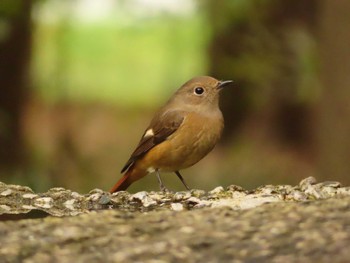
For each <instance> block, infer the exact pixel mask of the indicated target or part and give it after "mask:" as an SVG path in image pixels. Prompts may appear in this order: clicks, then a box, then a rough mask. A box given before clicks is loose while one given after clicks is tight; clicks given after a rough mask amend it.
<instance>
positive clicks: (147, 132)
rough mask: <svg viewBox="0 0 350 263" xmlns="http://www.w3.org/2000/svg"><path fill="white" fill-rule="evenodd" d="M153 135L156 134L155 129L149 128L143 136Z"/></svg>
mask: <svg viewBox="0 0 350 263" xmlns="http://www.w3.org/2000/svg"><path fill="white" fill-rule="evenodd" d="M152 136H154V132H153V129H149V130H147V131H146V132H145V135H144V136H143V138H146V137H152Z"/></svg>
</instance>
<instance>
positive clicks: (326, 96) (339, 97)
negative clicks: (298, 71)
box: [317, 0, 350, 183]
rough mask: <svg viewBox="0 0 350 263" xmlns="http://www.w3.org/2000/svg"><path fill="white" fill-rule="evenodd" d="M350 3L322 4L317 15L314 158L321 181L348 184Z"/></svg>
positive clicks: (349, 181)
mask: <svg viewBox="0 0 350 263" xmlns="http://www.w3.org/2000/svg"><path fill="white" fill-rule="evenodd" d="M349 10H350V1H348V0H340V1H332V0H324V1H322V9H321V12H320V18H319V19H320V40H321V41H320V42H321V48H320V50H321V53H320V55H321V62H322V69H321V81H322V84H323V90H322V91H323V92H322V95H321V101H320V103H319V111H318V113H319V122H318V128H317V131H318V154H319V155H318V156H319V168H320V170H321V174H323V177H324V178H327V179H331V180H341V181H342V182H344V183H350V33H349V32H350V31H349V30H350V15H349V14H350V13H349Z"/></svg>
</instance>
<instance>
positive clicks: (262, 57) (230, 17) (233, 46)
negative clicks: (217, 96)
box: [207, 0, 318, 148]
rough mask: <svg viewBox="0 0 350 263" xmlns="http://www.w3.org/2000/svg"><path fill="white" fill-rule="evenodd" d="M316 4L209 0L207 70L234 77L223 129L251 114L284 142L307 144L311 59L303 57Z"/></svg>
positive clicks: (233, 127)
mask: <svg viewBox="0 0 350 263" xmlns="http://www.w3.org/2000/svg"><path fill="white" fill-rule="evenodd" d="M317 5H318V3H317V1H316V0H312V1H295V0H285V1H274V0H268V1H254V0H252V1H214V0H211V1H209V6H208V7H207V8H208V10H209V19H210V24H211V25H212V31H213V37H212V42H211V45H210V49H209V55H210V73H211V74H212V75H213V76H216V77H218V78H222V79H233V80H234V82H235V87H233V91H232V92H226V93H225V94H226V95H225V96H224V98H223V101H222V102H223V105H222V106H223V111H224V115H225V117H226V119H227V121H226V131H225V132H226V135H232V134H234V133H235V132H237V131H238V130H239V129H240V127H241V126H242V124H243V123H244V122H245V121H246V120H247V118H248V117H249V116H250V117H252V116H253V117H252V118H254V119H255V120H258V122H260V124H259V123H257V125H258V126H259V129H260V128H261V129H267V130H268V131H267V133H269V134H270V136H271V137H273V138H275V139H277V140H279V141H281V142H282V143H283V144H288V145H290V146H296V147H300V148H309V146H310V142H311V139H310V136H311V135H310V134H311V131H312V126H311V125H310V124H311V122H310V118H311V115H312V110H311V109H312V106H311V105H310V99H309V98H310V96H312V95H310V94H309V93H308V92H309V91H307V88H309V87H307V88H306V89H305V86H308V85H309V84H310V83H307V78H305V76H304V75H303V74H305V69H304V68H305V67H308V65H309V64H308V63H309V62H306V63H305V62H304V61H303V57H304V56H305V53H308V52H310V50H311V49H312V47H311V46H312V41H313V37H312V34H313V32H314V29H315V26H316V23H315V22H316V20H315V17H316V14H317V13H316V7H317ZM300 42H302V45H299V43H300ZM309 57H311V55H309ZM306 70H310V71H312V70H313V69H309V68H307V69H306ZM309 73H310V74H314V72H309ZM310 85H312V84H310ZM310 90H312V89H310ZM305 91H306V92H305ZM305 94H306V95H305ZM255 127H256V125H255Z"/></svg>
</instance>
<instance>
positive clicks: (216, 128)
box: [110, 76, 232, 193]
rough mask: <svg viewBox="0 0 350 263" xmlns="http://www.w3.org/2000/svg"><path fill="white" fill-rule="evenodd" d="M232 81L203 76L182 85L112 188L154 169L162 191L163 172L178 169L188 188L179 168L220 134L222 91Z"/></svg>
mask: <svg viewBox="0 0 350 263" xmlns="http://www.w3.org/2000/svg"><path fill="white" fill-rule="evenodd" d="M230 83H232V81H231V80H228V81H218V80H217V79H214V78H212V77H208V76H202V77H195V78H193V79H191V80H189V81H188V82H186V83H185V84H184V85H182V87H181V88H179V89H178V90H177V91H176V92H175V94H174V95H173V96H172V97H171V98H170V99H169V101H168V102H167V103H166V104H165V105H164V106H163V107H162V108H160V109H159V110H158V112H157V113H156V114H155V116H154V117H153V119H152V121H151V123H150V125H149V126H148V128H147V129H146V130H145V132H144V133H143V136H142V138H141V140H140V142H139V144H138V146H137V147H136V149H135V151H134V152H133V153H132V154H131V157H130V158H129V160H128V161H127V162H126V164H125V166H124V167H123V169H122V170H121V173H124V172H125V174H124V175H123V177H122V178H121V179H120V180H119V181H118V182H117V183H116V184H115V185H114V187H113V188H112V189H111V190H110V192H111V193H114V192H117V191H122V190H125V189H127V188H128V187H129V186H130V185H131V184H132V183H133V182H135V181H137V180H139V179H141V178H142V177H144V176H145V175H147V174H149V173H152V172H156V174H157V178H158V181H159V187H160V189H161V190H162V191H165V190H167V189H166V188H165V186H164V184H163V182H162V180H161V178H160V172H175V174H176V175H177V176H178V177H179V179H180V180H181V182H182V183H183V184H184V186H185V187H186V189H187V190H189V187H188V186H187V184H186V183H185V181H184V179H183V177H182V176H181V174H180V172H179V170H182V169H184V168H188V167H190V166H192V165H194V164H195V163H197V162H198V161H200V160H201V159H202V158H203V157H204V156H206V155H207V154H208V153H209V152H210V151H211V150H212V149H213V148H214V146H215V144H216V142H217V141H218V139H219V138H220V136H221V132H222V130H223V127H224V120H223V117H222V113H221V111H220V109H219V94H220V91H221V89H222V88H223V87H225V86H227V85H228V84H230Z"/></svg>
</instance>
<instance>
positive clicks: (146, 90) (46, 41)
mask: <svg viewBox="0 0 350 263" xmlns="http://www.w3.org/2000/svg"><path fill="white" fill-rule="evenodd" d="M204 25H205V21H204V18H203V16H201V15H199V14H194V15H192V16H188V17H178V16H176V15H162V14H160V15H158V16H155V17H149V18H136V21H134V22H133V23H132V24H129V25H125V24H123V23H119V24H118V23H115V21H110V20H105V21H101V22H96V23H93V24H84V23H79V21H74V20H72V19H71V18H70V17H69V16H68V17H66V18H65V19H64V20H63V21H62V22H60V23H55V24H43V23H39V24H37V25H36V31H35V46H34V61H33V75H34V81H35V87H36V88H37V89H38V91H39V94H42V96H43V97H44V98H45V99H46V100H50V101H60V100H64V101H84V102H88V101H90V102H91V101H95V102H96V101H101V102H109V103H115V104H117V105H122V106H130V105H134V104H138V105H152V104H153V103H155V102H156V103H159V102H161V101H162V100H164V96H168V95H169V90H173V89H174V88H175V86H174V83H181V82H184V81H185V80H187V79H188V78H190V77H191V76H193V75H200V74H203V73H204V72H205V71H206V68H207V66H206V65H207V61H206V57H205V56H203V53H205V48H206V43H207V41H208V39H209V32H208V31H203V32H202V33H200V34H199V33H198V32H200V31H201V28H203V27H204Z"/></svg>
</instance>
